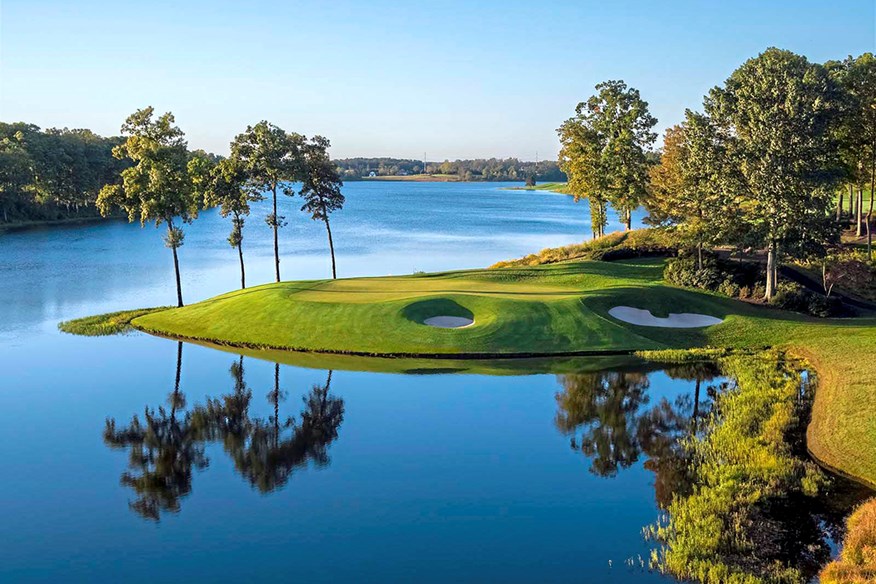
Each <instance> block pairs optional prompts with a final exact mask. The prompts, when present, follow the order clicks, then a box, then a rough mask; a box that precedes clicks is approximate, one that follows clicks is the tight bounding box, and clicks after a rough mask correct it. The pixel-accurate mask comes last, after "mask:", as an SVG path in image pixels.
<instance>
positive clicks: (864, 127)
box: [825, 53, 876, 258]
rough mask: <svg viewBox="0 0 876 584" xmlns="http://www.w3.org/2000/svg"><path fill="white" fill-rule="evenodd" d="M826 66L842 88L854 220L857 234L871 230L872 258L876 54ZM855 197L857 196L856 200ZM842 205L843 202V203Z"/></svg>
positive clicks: (843, 145) (841, 131) (844, 153)
mask: <svg viewBox="0 0 876 584" xmlns="http://www.w3.org/2000/svg"><path fill="white" fill-rule="evenodd" d="M825 66H826V67H827V68H828V70H829V71H830V73H831V75H832V77H833V78H834V79H835V80H836V82H837V84H838V85H839V86H840V88H841V89H842V93H843V96H842V97H843V99H842V105H843V108H842V114H841V116H840V123H839V124H838V131H837V139H838V140H839V147H840V154H841V157H842V160H843V165H844V167H845V170H846V180H847V182H848V187H849V199H850V203H853V204H854V209H855V212H854V217H853V222H854V225H855V234H856V235H857V236H859V237H860V236H861V235H864V230H866V234H867V253H868V256H869V257H871V258H872V241H873V240H872V233H871V231H872V229H871V224H872V220H873V198H874V194H873V191H874V188H876V57H874V56H873V53H864V54H863V55H861V56H859V57H857V58H853V57H848V58H847V59H845V60H843V61H842V62H836V61H833V62H828V63H826V64H825ZM867 182H869V183H870V202H869V206H868V209H867V212H866V216H865V214H864V185H865V183H867ZM853 198H854V200H852V199H853ZM840 205H841V204H840Z"/></svg>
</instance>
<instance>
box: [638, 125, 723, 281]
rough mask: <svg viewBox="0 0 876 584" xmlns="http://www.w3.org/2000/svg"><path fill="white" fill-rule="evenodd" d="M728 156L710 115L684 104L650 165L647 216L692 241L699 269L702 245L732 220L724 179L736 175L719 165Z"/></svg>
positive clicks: (718, 237) (701, 264)
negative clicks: (685, 107) (681, 117)
mask: <svg viewBox="0 0 876 584" xmlns="http://www.w3.org/2000/svg"><path fill="white" fill-rule="evenodd" d="M728 156H729V155H728V153H727V151H726V147H725V145H724V143H723V141H722V140H721V137H720V134H719V132H718V131H717V128H716V127H715V126H714V124H712V122H711V120H710V119H709V118H708V117H707V116H704V115H702V114H698V113H695V112H692V111H690V110H687V111H686V112H685V120H684V122H682V123H681V124H679V125H677V126H673V127H671V128H669V129H667V130H666V135H665V137H664V142H663V152H662V154H661V156H660V163H659V164H657V165H655V166H652V167H651V169H650V196H649V197H648V198H647V199H646V200H645V206H646V207H647V208H648V211H649V217H648V221H649V222H650V223H653V224H657V225H666V226H671V227H673V228H674V229H675V230H676V231H677V232H678V233H680V234H681V235H682V237H683V239H685V240H687V241H689V242H691V243H692V244H693V245H694V246H695V247H696V250H697V262H698V266H699V268H700V269H702V267H703V245H704V244H707V243H712V242H716V241H719V240H720V238H721V237H722V236H723V235H726V234H727V233H728V232H729V231H730V230H731V229H732V226H733V225H735V224H737V221H736V220H735V217H737V216H738V214H739V213H738V205H736V203H735V201H734V200H733V199H732V192H733V189H731V188H727V186H726V185H725V184H724V183H725V181H726V180H727V178H726V177H728V176H733V177H735V175H731V174H730V173H729V172H727V171H725V170H724V169H723V167H724V166H725V165H727V164H728V163H729V160H728ZM722 177H723V179H722Z"/></svg>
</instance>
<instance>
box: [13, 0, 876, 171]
mask: <svg viewBox="0 0 876 584" xmlns="http://www.w3.org/2000/svg"><path fill="white" fill-rule="evenodd" d="M874 4H876V2H874V0H834V1H826V0H818V1H810V0H793V1H791V0H787V1H784V2H779V1H763V0H760V1H751V0H745V1H741V0H733V1H723V2H718V1H714V2H712V1H695V0H685V1H681V0H679V1H671V0H661V1H659V2H658V1H654V0H647V1H618V2H607V1H604V0H603V1H599V2H592V1H583V0H582V1H575V0H567V1H548V0H540V1H533V0H529V1H526V2H518V1H511V0H505V1H496V2H494V1H485V0H478V1H467V2H461V1H460V2H441V1H430V2H423V3H417V2H388V1H380V0H371V1H367V2H366V1H361V2H352V1H331V2H326V1H316V0H314V1H306V2H304V1H288V2H283V1H273V2H270V1H252V2H224V1H220V0H216V1H213V2H201V1H199V0H190V1H185V0H178V1H175V2H164V1H151V0H146V1H140V2H128V1H125V0H114V1H112V2H97V1H88V0H61V1H48V0H0V50H2V54H0V120H2V121H7V122H9V121H20V120H23V121H28V122H32V123H35V124H37V125H40V126H42V127H51V126H59V127H60V126H68V127H87V128H91V129H93V130H95V131H97V132H99V133H101V134H115V133H118V130H119V126H120V124H121V122H122V120H123V119H124V118H125V117H126V116H127V115H128V114H130V113H131V112H132V111H134V110H135V109H137V108H139V107H143V106H146V105H153V106H155V107H156V108H157V109H158V110H159V111H166V110H171V111H173V113H174V114H175V115H176V118H177V122H178V124H179V125H180V127H182V129H183V130H184V131H185V132H186V133H187V135H188V138H189V143H190V146H192V147H194V148H204V149H207V150H211V151H215V152H219V153H226V152H227V149H228V141H229V140H230V139H231V138H232V137H233V135H234V134H236V133H238V132H239V131H241V130H242V129H243V128H244V127H245V126H246V125H247V124H251V123H254V122H256V121H258V120H261V119H267V120H269V121H271V122H274V123H276V124H278V125H280V126H281V127H284V128H285V129H287V130H295V131H298V132H301V133H305V134H308V135H310V134H314V133H319V134H323V135H325V136H327V137H328V138H330V139H331V140H332V143H333V149H332V153H333V155H334V156H337V157H344V156H357V155H358V156H402V157H415V158H419V157H421V156H422V155H423V152H424V151H425V152H426V153H427V155H428V158H429V159H430V160H443V159H444V158H450V159H453V158H464V157H481V156H484V157H488V156H517V157H520V158H523V159H533V158H534V156H535V152H536V151H538V153H539V155H540V157H541V158H547V157H554V156H555V155H556V152H557V149H558V143H557V139H556V134H555V129H556V128H557V126H559V124H560V123H561V122H562V121H563V120H564V119H565V118H567V117H569V115H571V113H572V111H573V108H574V106H575V104H576V103H577V102H578V101H581V100H583V99H585V98H586V97H587V96H589V95H590V94H591V93H592V91H593V86H594V85H595V84H596V83H598V82H600V81H603V80H606V79H623V80H625V81H626V82H627V83H628V84H629V85H632V86H634V87H636V88H638V89H639V90H640V91H641V92H642V95H643V96H644V98H645V99H646V100H647V101H648V102H649V103H650V104H651V110H652V113H653V114H654V115H655V116H656V117H657V118H658V119H659V120H660V123H659V126H658V128H659V129H661V130H662V129H663V128H665V127H667V126H669V125H671V124H673V123H676V122H678V121H679V120H680V119H681V116H682V112H683V111H684V108H687V107H690V108H698V107H700V104H701V101H702V96H703V95H704V93H705V92H706V91H707V90H708V89H709V88H710V87H712V86H714V85H716V84H719V83H721V82H722V81H723V80H724V79H726V78H727V76H728V75H729V74H730V73H731V72H732V71H733V69H735V68H736V67H737V66H738V65H739V64H741V63H742V62H743V61H744V60H745V59H747V58H749V57H752V56H755V55H757V54H758V53H759V52H761V51H763V50H764V49H765V48H767V47H769V46H778V47H781V48H787V49H790V50H793V51H796V52H799V53H802V54H804V55H806V56H807V57H809V58H810V59H812V60H815V61H824V60H827V59H831V58H842V57H845V56H847V55H849V54H855V55H857V54H860V53H862V52H866V51H873V50H874V49H876V14H874Z"/></svg>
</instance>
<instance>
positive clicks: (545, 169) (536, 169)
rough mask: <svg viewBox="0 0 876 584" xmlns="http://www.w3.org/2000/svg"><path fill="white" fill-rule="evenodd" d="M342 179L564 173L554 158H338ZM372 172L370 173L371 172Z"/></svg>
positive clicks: (545, 177)
mask: <svg viewBox="0 0 876 584" xmlns="http://www.w3.org/2000/svg"><path fill="white" fill-rule="evenodd" d="M335 162H336V163H337V165H338V166H339V167H340V169H341V175H342V177H343V178H344V180H356V179H359V178H367V177H369V176H405V175H418V174H442V175H455V176H457V177H459V180H465V181H525V180H527V179H528V178H535V179H536V180H539V181H565V180H566V175H565V174H564V173H563V171H561V170H560V168H559V167H558V166H557V163H556V161H550V160H544V161H540V162H538V163H535V162H527V161H522V160H519V159H517V158H504V159H503V158H488V159H487V158H476V159H474V160H453V161H451V160H445V161H444V162H430V161H427V162H426V163H425V171H424V168H423V161H422V160H413V159H410V158H341V159H338V160H336V161H335ZM372 173H373V174H372Z"/></svg>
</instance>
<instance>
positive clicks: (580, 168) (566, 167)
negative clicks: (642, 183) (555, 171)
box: [557, 103, 609, 238]
mask: <svg viewBox="0 0 876 584" xmlns="http://www.w3.org/2000/svg"><path fill="white" fill-rule="evenodd" d="M584 105H585V104H583V103H579V104H578V106H577V107H576V108H575V112H576V115H575V117H573V118H569V119H568V120H566V121H565V122H564V123H563V125H562V126H560V128H559V129H558V130H557V133H558V134H559V136H560V143H561V148H560V154H559V164H560V168H561V169H562V170H563V172H565V173H566V176H567V177H568V179H569V180H568V188H569V192H570V193H572V196H573V197H574V198H575V202H576V203H577V202H579V201H580V200H581V199H587V200H588V202H589V204H590V228H591V231H592V233H593V237H594V238H596V237H602V236H603V235H605V226H606V225H607V224H608V217H607V214H606V200H607V196H608V195H607V193H608V189H609V183H608V180H607V179H608V173H607V171H606V170H605V169H604V168H603V167H604V161H603V159H602V151H603V150H604V149H605V140H604V137H603V136H600V134H599V133H598V132H597V131H595V130H594V129H593V128H592V127H591V124H590V123H589V122H588V120H587V119H586V116H585V115H584Z"/></svg>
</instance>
